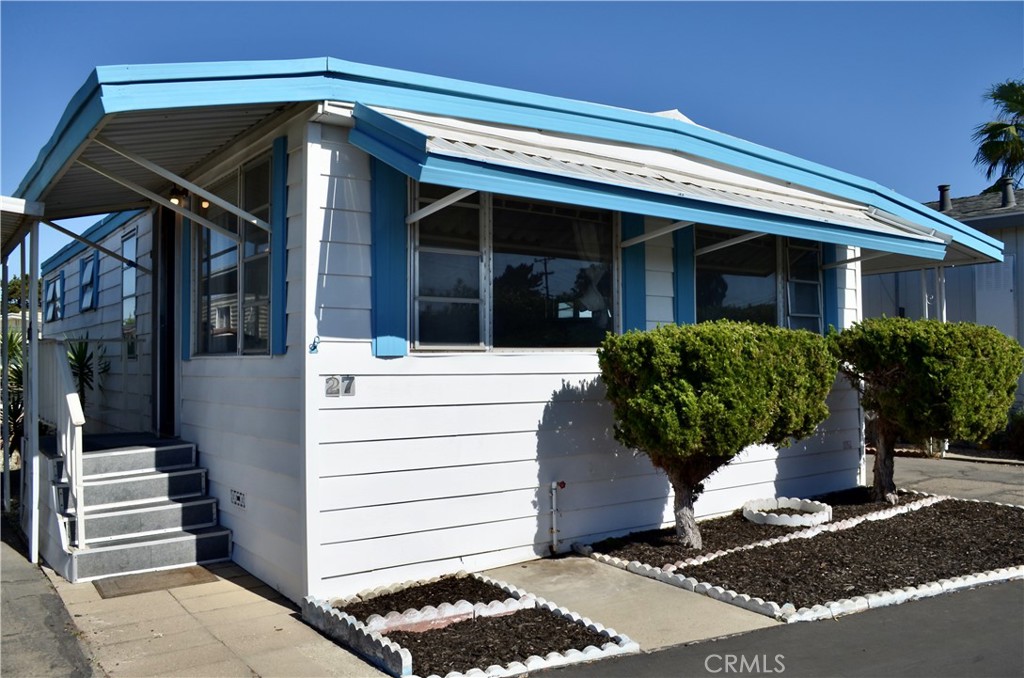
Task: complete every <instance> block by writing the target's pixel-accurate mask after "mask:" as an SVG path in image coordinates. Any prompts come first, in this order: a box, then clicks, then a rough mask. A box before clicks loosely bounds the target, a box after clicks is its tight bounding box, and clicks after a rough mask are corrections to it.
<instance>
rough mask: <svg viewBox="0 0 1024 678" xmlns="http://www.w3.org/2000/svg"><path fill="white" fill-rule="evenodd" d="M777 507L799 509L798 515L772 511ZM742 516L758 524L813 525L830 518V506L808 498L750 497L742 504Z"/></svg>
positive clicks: (777, 508) (825, 521)
mask: <svg viewBox="0 0 1024 678" xmlns="http://www.w3.org/2000/svg"><path fill="white" fill-rule="evenodd" d="M779 509H791V510H793V511H800V513H799V514H798V515H780V514H778V513H772V511H777V510H779ZM743 517H744V518H746V519H747V520H749V521H750V522H752V523H757V524H758V525H783V526H786V527H813V526H815V525H821V524H822V523H827V522H828V521H830V520H832V507H831V506H829V505H828V504H823V503H821V502H820V501H811V500H810V499H790V498H789V497H779V498H778V499H751V500H750V501H748V502H747V503H746V504H744V505H743Z"/></svg>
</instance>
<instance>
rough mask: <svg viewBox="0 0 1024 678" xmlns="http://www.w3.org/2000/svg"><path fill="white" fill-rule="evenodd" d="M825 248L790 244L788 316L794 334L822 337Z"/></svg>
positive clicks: (793, 242)
mask: <svg viewBox="0 0 1024 678" xmlns="http://www.w3.org/2000/svg"><path fill="white" fill-rule="evenodd" d="M821 293H822V289H821V246H820V245H819V244H818V243H815V242H809V241H806V240H795V239H789V240H787V241H786V316H787V318H788V321H789V327H790V328H792V329H794V330H810V331H811V332H816V333H818V334H820V333H821V331H822V328H821V318H822V312H821V302H822V299H821Z"/></svg>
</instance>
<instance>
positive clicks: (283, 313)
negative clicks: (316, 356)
mask: <svg viewBox="0 0 1024 678" xmlns="http://www.w3.org/2000/svg"><path fill="white" fill-rule="evenodd" d="M272 165H273V174H274V176H273V178H272V183H271V189H270V190H271V196H270V204H271V210H272V212H271V215H270V312H271V313H272V316H271V323H270V352H271V354H272V355H284V354H285V353H286V352H287V350H288V308H287V301H288V282H287V279H288V137H286V136H284V137H278V138H276V139H274V144H273V160H272Z"/></svg>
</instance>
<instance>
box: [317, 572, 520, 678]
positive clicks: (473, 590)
mask: <svg viewBox="0 0 1024 678" xmlns="http://www.w3.org/2000/svg"><path fill="white" fill-rule="evenodd" d="M512 597H513V596H512V595H510V594H509V593H507V592H506V591H504V590H503V589H502V588H501V587H500V586H495V585H494V584H488V583H487V582H483V581H480V580H479V579H477V578H475V577H468V576H461V577H460V576H454V575H453V576H451V577H442V578H441V579H438V580H437V581H434V582H430V583H429V584H418V585H416V586H412V587H409V588H406V589H402V590H400V591H395V592H393V593H385V594H382V595H379V596H376V597H373V598H370V599H368V600H363V601H359V602H353V603H346V604H344V605H336V607H338V608H339V609H340V610H341V611H342V612H345V613H347V614H350V615H352V616H353V617H355V618H356V619H358V620H360V621H366V620H367V619H368V618H369V617H370V615H372V614H379V615H380V616H382V617H383V616H385V615H386V614H387V613H388V612H405V611H406V610H410V609H412V610H419V609H422V608H424V607H426V606H427V605H432V606H434V607H437V606H438V605H440V604H441V603H451V604H453V605H454V604H455V603H457V602H459V601H460V600H465V601H468V602H470V603H490V602H492V601H495V600H502V601H503V600H505V599H507V598H512ZM441 675H444V674H441Z"/></svg>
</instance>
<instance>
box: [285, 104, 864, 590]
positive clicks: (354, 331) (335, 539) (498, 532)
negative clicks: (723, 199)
mask: <svg viewBox="0 0 1024 678" xmlns="http://www.w3.org/2000/svg"><path fill="white" fill-rule="evenodd" d="M308 138H309V141H310V143H309V146H308V147H307V148H308V157H307V176H308V177H309V183H308V186H307V197H306V210H307V214H308V215H309V219H308V223H307V231H306V233H307V235H306V238H307V242H309V243H319V253H317V252H315V251H312V249H311V250H310V251H309V252H307V253H306V257H305V260H306V266H307V270H310V271H313V270H315V271H316V275H315V276H313V275H310V276H308V277H307V280H306V294H307V295H309V299H308V300H307V306H308V307H309V308H310V311H311V312H310V313H309V314H308V315H307V317H306V329H305V331H306V343H307V344H308V343H311V342H312V341H313V338H314V337H319V345H318V347H317V351H316V353H310V354H309V355H307V356H306V386H305V394H306V403H307V404H306V415H305V416H306V421H305V436H306V449H307V464H308V467H307V492H308V498H307V507H306V510H307V513H306V520H307V530H308V537H307V539H308V544H307V548H308V555H307V561H308V567H309V590H310V593H312V594H314V595H321V596H337V595H343V594H348V593H352V592H355V591H358V590H361V589H364V588H367V587H370V586H376V585H381V584H385V583H391V582H396V581H402V580H408V579H415V578H421V577H427V576H433V575H437V574H441V573H445V572H451V571H455V570H458V569H470V570H475V569H484V568H489V567H495V566H498V565H503V564H508V563H513V562H518V561H522V560H527V559H532V558H535V557H537V556H542V555H546V554H548V553H549V552H550V551H549V547H550V544H551V534H550V528H551V514H550V508H551V493H550V484H551V483H552V482H558V481H563V482H565V483H566V485H565V489H563V490H559V491H558V507H559V513H558V529H559V532H558V535H557V536H558V540H559V550H562V551H564V550H566V549H567V548H568V547H569V546H570V545H571V543H572V542H574V541H590V540H594V539H597V538H600V537H602V536H605V535H608V534H614V533H624V532H628V531H631V530H635V529H640V528H648V527H654V526H661V525H665V524H669V523H671V522H672V520H673V518H672V508H671V507H672V502H671V496H670V491H669V485H668V482H667V480H666V479H665V477H664V475H663V474H661V473H659V472H657V471H656V470H655V469H654V468H653V467H652V466H651V464H650V462H649V461H648V460H647V459H646V458H645V457H642V456H635V455H634V454H632V453H631V452H630V451H628V450H624V449H623V448H621V447H620V446H619V445H618V444H617V443H615V441H614V439H613V435H612V411H611V405H610V404H609V403H607V402H606V401H605V400H604V398H603V387H602V386H601V385H600V384H599V382H598V381H597V375H598V366H597V357H596V352H595V351H534V352H529V351H521V352H505V353H500V352H494V353H468V352H467V353H451V354H437V353H433V354H430V353H419V354H417V353H412V354H410V355H408V356H405V357H402V358H395V359H375V358H373V357H372V355H371V342H370V339H371V328H370V319H371V317H370V308H371V289H370V282H371V276H372V274H373V272H372V270H371V242H370V214H369V209H370V175H369V161H368V159H367V157H366V156H365V155H364V154H363V153H362V152H361V151H359V150H358V149H356V148H355V147H353V146H351V145H349V144H348V143H347V131H346V130H345V129H344V128H338V127H328V126H321V125H319V124H315V123H314V124H310V126H309V132H308ZM325 206H326V207H325ZM646 253H647V261H648V269H649V270H648V274H647V283H648V284H647V294H648V322H649V323H650V324H655V325H656V324H657V323H659V322H670V321H671V320H672V313H671V307H672V303H671V302H672V299H671V289H672V287H671V238H665V239H658V242H651V243H648V244H647V250H646ZM666 273H668V275H665V274H666ZM854 278H856V276H854ZM666 283H667V284H666ZM850 284H855V280H854V281H851V283H850ZM851 298H852V299H853V300H854V302H853V303H854V309H855V310H856V309H859V304H857V303H856V294H853V296H852V297H851ZM331 375H348V376H352V377H354V391H355V392H354V395H352V396H345V397H339V398H328V397H326V396H325V392H324V391H325V379H326V378H327V377H329V376H331ZM848 395H849V394H844V393H839V394H837V395H834V396H833V402H834V403H835V405H836V415H835V416H833V418H832V419H831V420H830V421H829V422H827V423H826V424H825V425H824V426H823V431H827V432H830V433H831V432H834V433H836V436H834V437H833V438H829V439H828V440H827V441H825V440H822V439H821V438H824V436H817V437H816V438H815V439H814V440H811V441H809V442H807V443H806V444H802V445H799V446H794V447H792V448H789V449H786V450H784V451H783V452H782V453H781V454H779V453H776V452H775V451H774V450H751V451H747V452H744V454H743V455H742V456H741V458H740V459H738V460H737V461H736V462H735V463H734V465H732V466H730V467H729V468H727V469H725V470H724V471H722V472H720V473H719V474H716V475H715V476H714V477H713V478H712V479H711V480H710V481H709V483H708V490H707V492H706V493H705V495H704V497H702V499H701V501H700V502H699V503H698V505H697V510H698V513H699V514H700V515H711V514H715V513H721V512H725V511H730V510H732V509H734V508H736V507H737V506H738V505H739V504H740V503H741V502H742V501H743V500H744V499H747V498H751V497H754V496H774V495H775V494H777V493H784V494H790V495H799V494H806V493H809V492H811V491H812V490H813V491H824V490H829V489H836V488H839V487H848V486H850V485H853V484H855V483H856V481H857V476H858V468H859V461H860V451H859V446H860V428H859V410H858V409H857V406H856V398H855V397H854V398H853V399H852V400H851V399H850V398H849V397H848Z"/></svg>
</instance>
